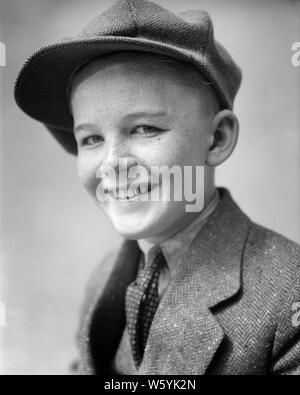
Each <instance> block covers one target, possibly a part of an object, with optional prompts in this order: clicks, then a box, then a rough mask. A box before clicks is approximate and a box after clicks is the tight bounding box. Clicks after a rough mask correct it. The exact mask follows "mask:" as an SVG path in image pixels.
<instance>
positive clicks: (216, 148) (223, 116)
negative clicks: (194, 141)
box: [205, 110, 239, 166]
mask: <svg viewBox="0 0 300 395" xmlns="http://www.w3.org/2000/svg"><path fill="white" fill-rule="evenodd" d="M238 134H239V122H238V119H237V117H236V116H235V114H234V113H233V112H232V111H231V110H222V111H220V112H218V113H217V114H216V115H215V117H214V119H213V121H212V134H211V145H210V147H209V150H208V151H207V154H206V162H205V163H206V164H207V165H208V166H218V165H220V164H221V163H223V162H224V161H225V160H226V159H227V158H229V156H230V155H231V153H232V151H233V150H234V148H235V146H236V143H237V140H238Z"/></svg>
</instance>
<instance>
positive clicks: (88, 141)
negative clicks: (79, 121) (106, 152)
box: [82, 134, 103, 145]
mask: <svg viewBox="0 0 300 395" xmlns="http://www.w3.org/2000/svg"><path fill="white" fill-rule="evenodd" d="M101 141H103V137H101V136H98V135H97V134H93V135H92V136H89V137H86V138H85V139H83V141H82V145H95V144H99V143H100V142H101Z"/></svg>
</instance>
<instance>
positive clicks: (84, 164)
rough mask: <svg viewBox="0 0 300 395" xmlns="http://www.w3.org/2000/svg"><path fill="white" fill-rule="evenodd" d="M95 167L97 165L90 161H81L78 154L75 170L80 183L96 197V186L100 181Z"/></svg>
mask: <svg viewBox="0 0 300 395" xmlns="http://www.w3.org/2000/svg"><path fill="white" fill-rule="evenodd" d="M97 169H98V167H97V165H95V164H93V163H91V161H83V160H81V158H80V156H79V158H78V163H77V171H78V177H79V180H80V183H81V185H82V186H83V187H84V188H85V189H86V190H87V192H89V194H91V195H92V196H93V197H96V190H97V186H98V184H99V183H100V181H101V180H100V179H99V178H97Z"/></svg>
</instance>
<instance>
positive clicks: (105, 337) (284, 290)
mask: <svg viewBox="0 0 300 395" xmlns="http://www.w3.org/2000/svg"><path fill="white" fill-rule="evenodd" d="M219 191H220V195H221V200H220V203H219V205H218V207H217V209H216V210H215V211H214V213H213V214H212V215H211V216H210V217H209V218H208V220H207V222H206V224H205V225H204V227H203V228H202V229H201V230H200V232H199V233H198V234H197V236H196V238H195V239H194V240H193V242H192V244H191V246H190V248H189V250H188V252H187V253H186V254H185V256H184V259H183V261H182V264H181V265H179V267H178V268H176V270H177V271H176V273H175V275H174V276H173V278H172V279H171V281H170V283H169V286H168V288H167V290H166V292H165V293H164V295H163V297H162V300H161V302H160V305H159V307H158V309H157V311H156V314H155V316H154V319H153V322H152V326H151V329H150V333H149V337H148V341H147V345H146V348H145V353H144V358H143V361H142V364H141V366H140V369H139V374H146V375H150V374H174V375H178V374H186V375H192V374H195V375H204V374H208V375H209V374H214V375H230V374H234V375H266V374H274V375H275V374H286V375H288V374H294V375H297V374H300V322H298V321H297V320H295V319H293V317H294V315H295V311H294V310H293V308H294V306H297V305H295V303H299V302H300V247H299V246H298V245H297V244H295V243H293V242H292V241H289V240H287V239H286V238H284V237H283V236H280V235H278V234H277V233H275V232H273V231H270V230H268V229H266V228H263V227H261V226H259V225H257V224H255V223H253V222H252V221H251V220H250V219H249V218H248V217H247V216H246V215H245V214H244V213H243V212H242V211H241V210H240V208H239V207H238V206H237V205H236V204H235V202H234V201H233V199H232V197H231V195H230V193H229V192H228V191H227V190H226V189H219ZM139 254H140V250H139V248H138V245H137V242H136V241H132V240H125V241H124V242H123V244H122V245H121V248H120V249H119V251H117V252H116V253H113V254H111V255H109V256H108V257H107V258H105V259H104V260H103V261H102V262H101V263H100V265H99V266H98V267H97V269H96V271H95V272H94V273H93V275H92V278H91V281H90V283H89V285H88V289H87V295H86V300H85V303H84V305H83V309H82V320H81V325H80V330H79V334H78V341H79V349H80V359H79V364H78V371H77V373H79V374H84V375H90V374H92V375H94V374H107V373H109V368H110V366H111V363H112V360H113V358H114V355H115V353H116V350H117V348H118V344H119V342H120V339H121V336H122V333H123V330H124V326H125V305H124V298H125V291H126V287H127V286H128V285H129V284H130V283H131V282H132V281H133V280H134V279H135V276H136V272H137V263H138V260H139ZM294 318H295V317H294Z"/></svg>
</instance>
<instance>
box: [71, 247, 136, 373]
mask: <svg viewBox="0 0 300 395" xmlns="http://www.w3.org/2000/svg"><path fill="white" fill-rule="evenodd" d="M139 258H140V249H139V247H138V245H137V243H136V241H131V240H125V241H124V242H123V243H122V246H121V248H120V250H119V252H118V254H117V257H116V258H115V260H114V262H103V268H102V270H100V271H99V272H100V273H99V274H100V276H101V277H100V276H96V278H95V279H94V281H93V282H94V286H93V285H92V286H91V288H92V291H93V288H95V289H97V292H95V294H94V295H92V297H89V296H88V298H87V299H88V300H87V302H86V305H87V311H84V314H85V316H84V319H83V324H82V327H81V330H80V333H81V335H80V339H79V341H80V353H81V358H82V366H81V367H80V370H81V371H82V373H83V374H99V373H100V374H103V373H107V372H108V371H109V367H110V363H111V361H112V358H113V356H114V354H115V352H116V350H117V347H118V344H119V341H120V338H121V335H122V332H123V330H124V327H125V293H126V288H127V287H128V285H129V284H130V283H131V282H132V281H134V279H135V278H136V274H137V268H138V263H139ZM97 277H99V278H97ZM84 310H85V309H84Z"/></svg>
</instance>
